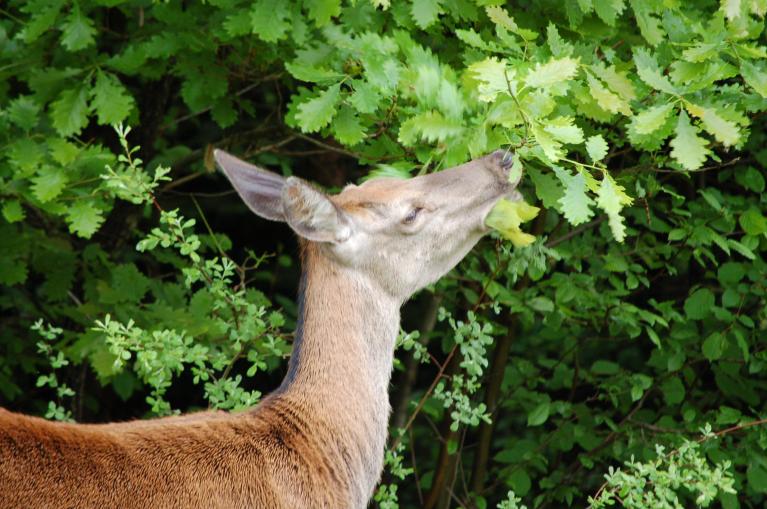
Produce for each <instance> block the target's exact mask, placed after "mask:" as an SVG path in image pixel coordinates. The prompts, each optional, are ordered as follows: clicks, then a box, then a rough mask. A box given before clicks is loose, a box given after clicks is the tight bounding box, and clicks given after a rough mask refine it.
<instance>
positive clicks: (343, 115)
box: [333, 106, 365, 147]
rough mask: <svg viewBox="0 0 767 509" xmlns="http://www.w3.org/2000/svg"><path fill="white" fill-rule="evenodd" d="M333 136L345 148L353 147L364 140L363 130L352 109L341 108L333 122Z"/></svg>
mask: <svg viewBox="0 0 767 509" xmlns="http://www.w3.org/2000/svg"><path fill="white" fill-rule="evenodd" d="M333 134H334V135H335V137H336V139H337V140H338V141H340V142H341V143H343V144H344V145H347V146H350V147H351V146H354V145H356V144H357V143H359V142H361V141H362V140H364V139H365V129H364V128H363V127H362V125H361V124H360V121H359V118H357V114H356V113H355V112H354V110H353V109H351V108H349V107H348V106H343V107H342V108H341V111H339V112H338V115H337V116H336V118H335V120H333Z"/></svg>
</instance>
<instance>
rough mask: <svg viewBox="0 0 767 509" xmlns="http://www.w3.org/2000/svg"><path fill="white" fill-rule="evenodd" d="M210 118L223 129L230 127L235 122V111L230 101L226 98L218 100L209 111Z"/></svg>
mask: <svg viewBox="0 0 767 509" xmlns="http://www.w3.org/2000/svg"><path fill="white" fill-rule="evenodd" d="M210 116H212V117H213V120H215V121H216V123H217V124H218V125H219V126H221V127H223V128H227V127H230V126H232V125H234V123H235V122H237V110H236V109H234V104H232V100H231V99H230V98H229V97H226V96H224V97H219V98H218V100H217V101H216V104H214V105H213V107H212V108H211V109H210Z"/></svg>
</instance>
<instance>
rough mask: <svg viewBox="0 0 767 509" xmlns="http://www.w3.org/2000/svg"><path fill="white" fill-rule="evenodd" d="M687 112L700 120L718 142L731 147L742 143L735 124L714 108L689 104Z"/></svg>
mask: <svg viewBox="0 0 767 509" xmlns="http://www.w3.org/2000/svg"><path fill="white" fill-rule="evenodd" d="M686 106H687V110H688V111H689V112H690V113H692V114H693V115H695V116H696V117H698V118H700V120H701V123H702V124H703V128H704V129H705V130H706V131H708V132H709V133H711V134H713V135H714V138H716V141H718V142H719V143H721V144H722V145H724V146H725V147H729V146H731V145H737V144H738V143H739V142H740V131H739V130H738V126H737V125H735V122H731V121H729V120H725V119H724V118H722V116H721V115H720V114H719V112H717V110H716V109H714V108H705V107H702V106H697V105H693V104H690V103H688V104H687V105H686Z"/></svg>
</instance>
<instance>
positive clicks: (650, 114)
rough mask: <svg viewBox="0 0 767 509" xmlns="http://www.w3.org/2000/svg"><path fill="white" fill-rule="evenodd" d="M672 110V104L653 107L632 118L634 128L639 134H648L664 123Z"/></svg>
mask: <svg viewBox="0 0 767 509" xmlns="http://www.w3.org/2000/svg"><path fill="white" fill-rule="evenodd" d="M673 109H674V104H673V103H668V104H661V105H657V106H653V107H652V108H650V109H647V110H645V111H643V112H641V113H639V114H637V115H636V117H634V126H635V128H636V131H637V132H638V133H639V134H650V133H653V132H655V131H657V130H658V129H660V128H661V126H663V125H664V124H665V123H666V120H667V119H668V115H669V113H671V111H672V110H673Z"/></svg>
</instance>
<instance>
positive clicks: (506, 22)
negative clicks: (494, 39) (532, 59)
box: [485, 6, 538, 41]
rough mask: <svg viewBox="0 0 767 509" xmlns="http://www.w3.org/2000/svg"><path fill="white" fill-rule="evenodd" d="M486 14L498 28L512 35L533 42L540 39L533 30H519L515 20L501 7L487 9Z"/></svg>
mask: <svg viewBox="0 0 767 509" xmlns="http://www.w3.org/2000/svg"><path fill="white" fill-rule="evenodd" d="M485 13H487V17H488V18H490V21H492V22H493V23H495V24H496V25H497V26H498V27H500V28H503V29H504V30H508V31H509V32H511V33H514V34H517V35H518V36H520V37H522V38H523V39H524V40H526V41H533V40H535V39H536V38H537V37H538V34H537V33H536V32H534V31H532V30H528V29H525V28H519V26H518V25H517V23H516V22H515V21H514V18H512V17H511V16H509V13H508V12H506V9H504V8H503V7H500V6H489V7H485Z"/></svg>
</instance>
